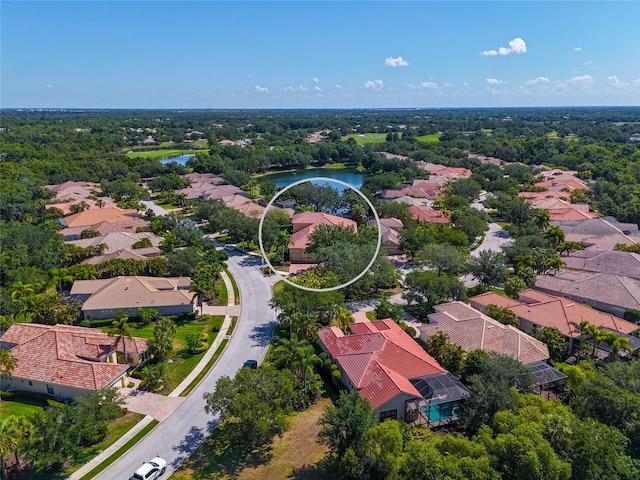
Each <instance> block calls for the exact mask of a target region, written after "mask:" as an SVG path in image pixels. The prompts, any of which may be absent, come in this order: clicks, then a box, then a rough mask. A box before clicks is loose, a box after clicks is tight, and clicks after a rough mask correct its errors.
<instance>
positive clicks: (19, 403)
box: [0, 399, 44, 419]
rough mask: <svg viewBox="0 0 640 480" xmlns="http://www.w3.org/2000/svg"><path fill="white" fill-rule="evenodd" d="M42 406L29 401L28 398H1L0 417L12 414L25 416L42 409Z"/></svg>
mask: <svg viewBox="0 0 640 480" xmlns="http://www.w3.org/2000/svg"><path fill="white" fill-rule="evenodd" d="M43 410H44V408H43V406H42V404H40V403H39V402H38V403H36V402H31V401H29V400H28V399H20V400H4V399H3V400H2V401H0V419H1V418H8V417H10V416H12V415H15V416H16V417H26V416H29V415H32V414H34V413H36V412H41V411H43Z"/></svg>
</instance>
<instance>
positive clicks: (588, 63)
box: [583, 60, 593, 66]
mask: <svg viewBox="0 0 640 480" xmlns="http://www.w3.org/2000/svg"><path fill="white" fill-rule="evenodd" d="M592 63H593V62H592V61H591V60H587V61H586V62H584V63H583V65H584V66H587V65H591V64H592Z"/></svg>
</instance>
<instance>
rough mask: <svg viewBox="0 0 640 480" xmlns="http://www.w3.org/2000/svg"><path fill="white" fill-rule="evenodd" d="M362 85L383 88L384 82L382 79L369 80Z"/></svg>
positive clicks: (368, 87)
mask: <svg viewBox="0 0 640 480" xmlns="http://www.w3.org/2000/svg"><path fill="white" fill-rule="evenodd" d="M362 86H363V87H364V88H366V89H367V90H382V89H383V88H384V82H383V81H382V80H367V81H366V82H364V85H362Z"/></svg>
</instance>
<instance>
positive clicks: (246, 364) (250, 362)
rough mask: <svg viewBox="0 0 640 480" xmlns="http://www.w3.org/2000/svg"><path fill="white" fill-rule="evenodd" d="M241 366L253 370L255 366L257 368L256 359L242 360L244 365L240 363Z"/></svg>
mask: <svg viewBox="0 0 640 480" xmlns="http://www.w3.org/2000/svg"><path fill="white" fill-rule="evenodd" d="M242 368H253V369H254V370H255V369H256V368H258V361H257V360H247V361H246V362H244V365H242Z"/></svg>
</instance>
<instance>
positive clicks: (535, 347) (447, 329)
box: [418, 302, 566, 387]
mask: <svg viewBox="0 0 640 480" xmlns="http://www.w3.org/2000/svg"><path fill="white" fill-rule="evenodd" d="M433 308H434V310H435V311H436V313H432V314H430V315H429V323H428V324H427V325H422V326H420V327H418V330H419V331H420V340H422V341H423V342H426V341H427V340H428V337H429V336H431V335H435V334H437V333H438V332H443V333H446V334H447V336H448V337H449V340H450V341H451V342H453V343H455V344H456V345H459V346H460V348H462V349H463V350H464V351H465V352H470V351H472V350H485V351H487V352H494V353H497V354H500V355H508V356H510V357H512V358H515V359H516V360H518V361H519V362H521V363H522V364H524V365H526V366H527V367H529V368H530V369H531V371H532V373H534V377H535V383H536V385H538V386H539V387H545V386H549V385H551V384H554V383H556V382H558V381H560V380H564V379H565V378H566V375H564V374H563V373H562V372H560V371H558V370H556V369H555V368H553V367H552V366H551V365H548V364H547V360H548V359H549V349H548V348H547V346H546V345H545V344H544V343H543V342H541V341H540V340H538V339H536V338H533V337H532V336H530V335H528V334H526V333H525V332H523V331H521V330H518V329H517V328H516V327H514V326H511V325H504V324H502V323H500V322H498V321H497V320H494V319H493V318H491V317H488V316H487V315H484V314H483V313H482V312H480V311H479V310H476V309H475V308H473V307H471V306H470V305H467V304H466V303H462V302H451V303H443V304H441V305H436V306H435V307H433Z"/></svg>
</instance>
